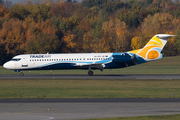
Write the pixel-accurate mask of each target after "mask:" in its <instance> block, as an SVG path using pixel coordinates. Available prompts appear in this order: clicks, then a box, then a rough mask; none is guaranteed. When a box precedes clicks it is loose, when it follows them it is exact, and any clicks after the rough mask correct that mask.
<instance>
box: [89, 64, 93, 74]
mask: <svg viewBox="0 0 180 120" xmlns="http://www.w3.org/2000/svg"><path fill="white" fill-rule="evenodd" d="M88 75H89V76H93V71H91V66H89V71H88Z"/></svg>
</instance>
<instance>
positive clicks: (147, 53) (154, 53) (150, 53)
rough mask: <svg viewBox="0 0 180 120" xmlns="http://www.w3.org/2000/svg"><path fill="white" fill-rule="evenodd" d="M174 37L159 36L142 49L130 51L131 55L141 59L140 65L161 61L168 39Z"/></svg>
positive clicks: (167, 35)
mask: <svg viewBox="0 0 180 120" xmlns="http://www.w3.org/2000/svg"><path fill="white" fill-rule="evenodd" d="M174 36H175V35H169V34H157V35H155V36H153V37H152V38H151V40H150V41H149V42H148V43H147V44H146V45H145V46H144V47H143V48H142V49H139V50H133V51H129V53H131V54H135V55H136V56H137V57H138V58H139V59H141V60H140V61H139V63H142V62H148V61H152V60H157V59H161V58H162V54H161V51H162V50H163V48H164V46H165V45H166V43H167V41H168V39H169V38H170V37H174Z"/></svg>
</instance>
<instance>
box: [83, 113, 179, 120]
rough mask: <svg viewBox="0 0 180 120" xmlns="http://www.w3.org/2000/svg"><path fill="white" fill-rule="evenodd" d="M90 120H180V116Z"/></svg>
mask: <svg viewBox="0 0 180 120" xmlns="http://www.w3.org/2000/svg"><path fill="white" fill-rule="evenodd" d="M86 120H87V119H86ZM88 120H180V114H175V115H156V116H140V117H122V118H101V119H88Z"/></svg>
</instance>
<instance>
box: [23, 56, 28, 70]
mask: <svg viewBox="0 0 180 120" xmlns="http://www.w3.org/2000/svg"><path fill="white" fill-rule="evenodd" d="M27 58H28V56H26V55H24V56H23V57H22V67H28V59H27Z"/></svg>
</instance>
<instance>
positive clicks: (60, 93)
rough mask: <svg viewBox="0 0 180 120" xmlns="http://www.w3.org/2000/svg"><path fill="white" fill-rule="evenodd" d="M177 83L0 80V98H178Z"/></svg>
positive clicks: (179, 93) (172, 81) (178, 83)
mask: <svg viewBox="0 0 180 120" xmlns="http://www.w3.org/2000/svg"><path fill="white" fill-rule="evenodd" d="M179 86H180V82H179V80H0V98H1V99H11V98H173V94H175V95H176V98H180V88H179Z"/></svg>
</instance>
